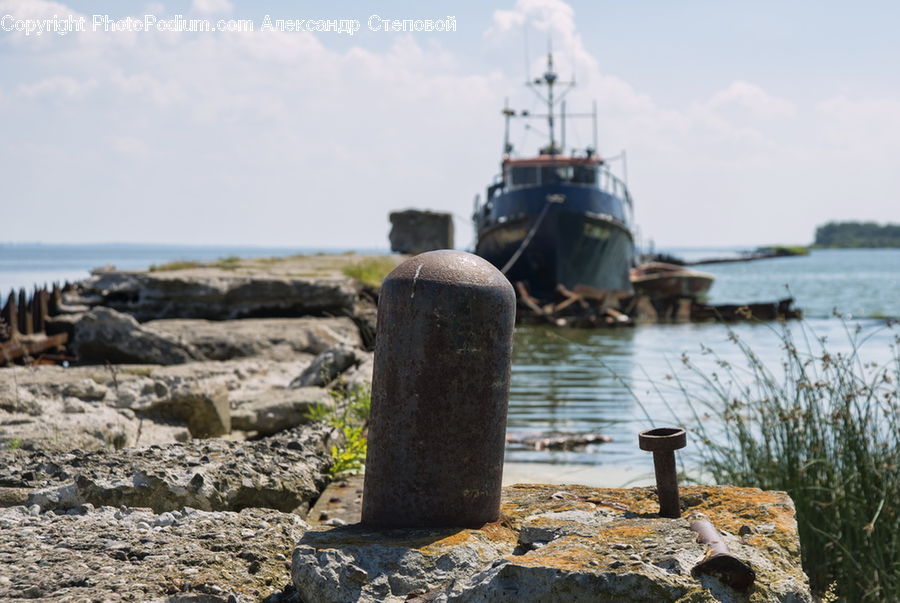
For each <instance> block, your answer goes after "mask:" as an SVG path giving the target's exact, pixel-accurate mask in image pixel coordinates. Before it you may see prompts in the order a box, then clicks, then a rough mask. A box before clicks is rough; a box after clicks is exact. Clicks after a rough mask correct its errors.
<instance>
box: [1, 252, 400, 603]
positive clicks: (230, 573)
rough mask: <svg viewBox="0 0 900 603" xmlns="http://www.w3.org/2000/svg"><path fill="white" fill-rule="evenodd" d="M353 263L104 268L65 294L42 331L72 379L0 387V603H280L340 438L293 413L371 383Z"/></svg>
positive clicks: (48, 376)
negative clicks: (61, 346) (68, 360)
mask: <svg viewBox="0 0 900 603" xmlns="http://www.w3.org/2000/svg"><path fill="white" fill-rule="evenodd" d="M361 261H365V258H364V257H358V256H352V255H346V256H307V257H294V258H285V259H281V260H245V261H230V262H228V263H227V265H226V266H223V265H222V263H221V262H211V263H207V264H194V263H192V264H191V265H189V266H185V267H178V266H171V267H162V269H155V270H148V271H116V270H114V269H108V268H107V269H101V270H97V271H95V272H94V273H93V274H92V276H91V277H90V278H88V279H86V280H84V281H82V282H79V283H76V284H75V286H74V287H71V288H69V289H68V290H67V291H66V292H65V293H63V295H62V303H61V304H60V305H59V310H60V311H59V313H57V314H55V315H54V316H53V317H52V319H51V320H50V321H49V324H48V325H47V330H48V332H53V333H60V332H65V333H68V335H69V345H68V350H69V352H70V353H71V354H73V355H74V356H75V358H76V361H75V362H74V363H73V364H72V365H71V366H67V367H63V366H15V365H11V366H8V367H6V368H0V507H2V508H0V525H2V530H0V534H2V535H0V598H2V599H4V600H10V599H29V598H30V599H34V598H41V599H52V600H72V601H81V600H136V601H146V600H167V601H229V600H242V601H243V600H260V599H263V598H266V597H269V598H270V600H277V599H278V598H279V596H280V595H279V593H280V591H281V589H282V588H285V585H289V584H290V574H289V566H290V562H289V558H290V554H291V550H292V549H293V547H294V546H295V545H296V543H297V541H298V540H299V539H300V537H301V536H302V534H303V533H304V532H305V530H306V527H307V526H306V523H305V521H304V519H305V517H306V514H307V513H308V511H309V509H310V507H311V506H312V504H314V503H315V501H316V500H317V499H318V497H319V495H320V493H321V492H322V490H323V489H324V488H325V486H326V485H327V483H328V482H329V481H330V479H331V477H330V475H329V468H330V466H331V462H332V459H331V454H330V447H331V446H332V445H334V444H335V443H337V442H339V441H340V438H341V434H340V433H338V432H337V431H335V430H334V429H333V428H331V427H329V426H327V425H325V424H324V423H310V422H309V417H308V413H309V410H310V409H311V408H313V407H319V408H329V407H333V406H335V405H336V404H338V403H339V401H340V396H335V395H334V393H335V391H345V390H348V389H353V388H356V387H360V386H362V387H367V386H368V385H369V383H370V381H371V373H372V352H371V333H372V332H373V331H374V315H375V311H374V303H373V300H372V298H371V297H369V296H367V292H366V290H365V288H364V287H363V286H361V285H360V284H359V283H358V282H357V281H356V280H355V279H353V278H351V277H349V276H346V275H344V274H343V273H342V268H343V267H345V266H347V265H352V264H354V263H357V262H361ZM395 261H399V258H397V259H396V260H395ZM167 268H170V269H167ZM291 590H292V589H291V588H290V587H288V589H287V591H288V593H290V592H291ZM297 600H299V599H297Z"/></svg>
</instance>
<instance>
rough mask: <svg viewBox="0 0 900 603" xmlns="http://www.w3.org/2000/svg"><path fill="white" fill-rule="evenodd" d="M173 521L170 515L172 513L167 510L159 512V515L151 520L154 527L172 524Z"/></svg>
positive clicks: (173, 518)
mask: <svg viewBox="0 0 900 603" xmlns="http://www.w3.org/2000/svg"><path fill="white" fill-rule="evenodd" d="M173 523H175V517H174V516H173V515H172V513H170V512H168V511H166V512H165V513H163V514H161V515H160V516H159V517H157V518H156V519H154V520H153V525H154V526H155V527H163V528H165V527H168V526H170V525H172V524H173Z"/></svg>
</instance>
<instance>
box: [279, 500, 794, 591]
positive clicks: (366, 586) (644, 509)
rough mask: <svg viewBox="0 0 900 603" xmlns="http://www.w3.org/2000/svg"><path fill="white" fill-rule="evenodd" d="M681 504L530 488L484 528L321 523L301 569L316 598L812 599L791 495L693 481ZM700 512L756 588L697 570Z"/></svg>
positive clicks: (702, 551)
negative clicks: (670, 514) (669, 509)
mask: <svg viewBox="0 0 900 603" xmlns="http://www.w3.org/2000/svg"><path fill="white" fill-rule="evenodd" d="M681 501H682V504H683V506H684V515H683V516H682V517H681V518H680V519H669V518H665V517H660V516H659V515H658V513H657V511H658V510H659V503H658V499H657V497H656V493H655V489H654V488H631V489H611V488H590V487H587V486H577V485H568V486H561V485H542V484H519V485H516V486H510V487H507V488H504V489H503V502H502V507H501V508H502V512H503V519H502V520H501V521H498V522H491V523H487V524H484V525H483V526H481V527H480V528H475V529H463V528H459V527H456V528H431V529H390V530H379V529H374V528H372V527H370V526H366V525H365V524H355V525H346V526H342V527H337V528H334V529H319V530H315V529H314V530H310V531H308V532H306V534H305V535H304V536H303V538H302V539H301V540H300V542H299V543H298V546H297V547H296V548H295V549H294V553H293V563H292V570H291V573H292V578H293V582H294V586H295V587H296V589H297V591H298V592H299V594H300V596H301V598H302V599H303V600H304V601H389V602H402V601H411V600H412V601H454V602H471V603H475V602H479V603H483V602H485V601H491V602H492V603H494V602H500V603H529V602H538V601H567V602H568V601H575V602H584V603H588V602H593V601H622V602H633V603H638V602H642V601H659V602H662V601H673V602H674V601H697V602H700V601H709V602H710V603H712V602H714V601H782V602H788V601H790V602H793V603H811V602H812V597H811V595H810V591H809V584H808V580H807V577H806V575H805V574H804V573H803V570H802V568H801V565H800V540H799V537H798V535H797V523H796V520H795V515H794V505H793V502H792V501H791V499H790V497H788V495H787V494H785V493H784V492H769V491H763V490H759V489H756V488H734V487H729V486H688V487H685V488H683V489H682V491H681ZM698 517H703V518H706V519H708V520H709V521H710V522H711V523H712V524H713V525H714V526H715V527H716V529H717V530H718V531H719V532H720V533H721V537H722V538H723V540H724V542H725V543H727V546H728V548H729V550H730V551H731V552H732V553H734V555H736V556H738V557H739V558H741V559H742V560H744V561H745V562H746V563H747V564H749V565H750V567H751V568H752V569H753V571H754V572H755V583H754V584H753V585H752V587H751V588H750V590H749V592H748V591H738V590H735V589H734V588H733V587H731V586H729V584H728V583H726V582H727V580H726V581H723V580H722V579H720V577H717V576H716V575H714V574H708V573H698V572H696V571H694V570H695V567H696V566H697V564H698V563H699V562H701V561H702V560H704V559H706V558H707V556H708V550H707V547H706V545H705V544H703V543H700V542H698V541H697V533H696V532H694V531H693V530H691V528H690V524H691V521H692V520H693V518H698Z"/></svg>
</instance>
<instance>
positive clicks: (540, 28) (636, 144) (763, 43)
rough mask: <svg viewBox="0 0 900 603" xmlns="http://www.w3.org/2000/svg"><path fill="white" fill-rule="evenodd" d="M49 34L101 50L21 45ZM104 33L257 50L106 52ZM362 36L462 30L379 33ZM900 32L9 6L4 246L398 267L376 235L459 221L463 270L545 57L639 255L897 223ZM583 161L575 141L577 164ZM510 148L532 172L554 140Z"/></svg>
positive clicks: (595, 4) (624, 14)
mask: <svg viewBox="0 0 900 603" xmlns="http://www.w3.org/2000/svg"><path fill="white" fill-rule="evenodd" d="M54 15H57V16H58V17H59V18H61V19H62V18H65V17H68V16H69V15H72V16H73V17H79V16H84V17H85V18H86V29H87V31H84V32H72V33H69V34H66V35H58V34H57V33H54V32H44V33H43V34H41V35H36V34H31V35H25V32H23V31H17V30H16V27H15V23H17V22H20V21H21V22H24V20H26V19H46V18H52V17H53V16H54ZM94 15H98V16H101V17H102V16H108V17H109V18H110V19H112V20H116V19H120V18H124V17H126V16H133V17H137V18H139V19H143V18H144V15H152V16H154V17H155V18H157V19H159V20H163V19H169V18H172V17H173V16H174V15H183V16H184V18H186V19H190V18H202V19H209V20H210V21H211V22H212V23H213V24H216V23H217V22H218V21H219V20H220V19H222V20H237V19H245V20H250V21H252V23H253V25H254V31H243V32H235V31H228V32H224V31H223V32H211V33H203V32H188V31H181V32H178V31H174V32H173V31H163V32H159V31H149V32H148V31H142V32H138V31H117V32H113V31H103V28H102V27H100V28H99V30H97V31H94V30H93V19H94ZM373 15H377V16H378V17H379V18H381V19H422V20H427V19H431V20H445V19H447V18H448V17H453V22H454V23H455V30H454V31H431V32H426V31H418V32H417V31H409V32H404V31H399V32H394V31H387V32H385V31H371V30H370V28H369V23H370V18H371V17H372V16H373ZM7 16H8V17H7ZM267 16H268V17H269V18H270V19H271V22H272V23H275V21H276V20H278V19H292V20H298V19H303V20H304V21H305V22H306V21H309V20H317V19H328V20H331V19H336V20H341V19H349V20H358V21H359V23H360V30H359V31H357V32H355V33H354V34H353V35H349V34H348V33H346V32H335V31H321V32H307V31H302V32H296V31H272V30H268V29H266V30H264V29H263V28H262V26H263V25H264V23H265V19H266V17H267ZM3 19H5V20H3ZM375 23H376V24H377V23H378V21H376V22H375ZM4 24H5V25H4ZM898 27H900V4H898V3H894V2H889V1H881V2H875V1H863V2H858V3H852V4H851V3H846V2H834V1H829V0H825V1H806V0H794V1H791V2H784V1H770V0H760V1H757V2H752V3H751V2H732V1H728V0H715V1H713V0H709V1H699V0H696V1H695V0H686V1H683V2H671V1H663V0H658V1H657V0H643V1H634V0H629V1H626V0H601V1H597V0H593V1H583V2H582V1H575V0H573V1H571V2H564V1H562V0H517V1H513V0H510V1H508V2H503V3H499V4H495V5H492V6H491V5H488V4H487V3H485V2H476V1H466V2H463V1H455V2H448V1H443V0H437V1H433V2H429V3H415V4H413V3H401V2H394V1H388V0H382V1H368V2H352V1H348V2H342V3H322V2H317V3H312V2H300V1H296V0H295V1H287V0H285V1H277V0H272V1H268V2H265V3H260V2H251V1H242V0H194V1H193V2H189V1H179V2H175V1H170V2H149V3H148V2H125V1H121V0H117V1H106V2H104V1H95V2H81V1H75V0H72V1H70V2H68V3H58V2H47V1H44V0H0V115H2V116H3V124H4V125H3V136H2V137H0V183H2V188H0V228H2V231H0V241H11V242H16V241H20V242H26V241H27V242H45V243H97V242H134V243H166V244H196V245H205V244H210V245H211V244H220V245H223V244H224V245H266V246H291V247H317V248H318V247H335V248H347V247H351V248H385V247H387V245H388V243H387V234H388V231H389V229H390V224H389V221H388V213H389V212H390V211H392V210H397V209H404V208H409V207H414V208H420V209H433V210H439V211H447V212H452V213H453V214H454V215H455V216H456V220H455V224H456V244H457V246H458V247H462V248H465V247H468V246H470V245H471V244H472V237H473V234H472V231H471V227H470V224H469V216H470V214H471V211H472V203H473V198H474V197H475V195H476V194H479V193H480V194H482V195H483V194H484V188H485V186H486V185H487V184H488V183H489V181H490V180H491V178H493V176H494V175H495V174H496V173H497V171H498V167H499V161H500V153H501V147H502V135H503V120H502V117H501V114H500V109H501V108H502V106H503V103H504V102H505V99H507V98H508V99H509V103H510V106H511V107H513V108H516V109H531V110H534V109H537V108H538V106H537V104H536V103H537V101H536V97H535V96H534V95H533V93H532V92H531V91H529V90H528V89H526V88H525V86H524V85H523V83H524V82H525V81H526V79H527V78H533V77H535V76H536V75H538V74H540V73H541V72H542V71H543V62H544V61H545V56H544V55H545V53H546V50H547V48H548V45H552V48H553V52H554V56H555V58H556V63H557V70H558V71H559V72H560V75H561V76H562V77H563V78H566V79H567V78H569V77H571V75H572V74H573V73H574V75H575V78H576V80H577V82H578V86H577V87H576V88H575V89H574V90H573V91H572V92H570V93H569V95H568V96H567V103H568V109H569V110H570V111H588V110H589V109H590V106H591V102H592V101H594V100H596V102H597V106H598V113H599V118H598V122H599V123H598V130H599V145H598V146H599V151H600V154H601V155H602V156H606V157H615V156H619V155H620V154H621V152H622V151H623V150H625V151H626V153H627V179H628V185H629V187H630V189H631V193H632V197H633V198H634V203H635V219H636V223H637V226H638V227H639V235H640V240H641V241H642V242H643V243H644V244H646V243H647V242H648V241H649V240H651V239H652V240H653V241H654V242H655V244H656V245H657V247H679V246H693V247H697V246H708V247H715V246H753V245H764V244H799V243H809V242H811V241H812V239H813V235H814V230H815V227H816V226H817V225H819V224H822V223H824V222H826V221H829V220H875V221H880V222H889V221H893V222H900V170H898V168H897V167H896V166H895V162H896V161H897V159H898V157H900V68H898V65H900V36H897V35H896V31H898ZM5 29H12V31H5ZM591 136H592V134H591V127H590V123H589V122H587V123H583V124H581V125H580V126H579V125H577V124H572V123H571V121H570V126H569V128H568V140H567V142H568V144H569V145H573V146H574V145H580V146H585V145H587V144H589V143H590V141H591ZM511 138H512V142H513V143H514V145H516V149H517V152H519V153H520V154H523V155H527V154H530V153H532V152H534V150H535V148H536V145H537V143H538V142H539V139H540V137H539V135H538V134H537V133H536V131H535V130H532V131H529V132H526V131H524V130H522V129H521V128H516V127H515V126H514V127H513V134H512V137H511ZM610 165H611V167H612V168H613V170H615V171H618V172H619V173H620V174H621V173H622V168H623V167H624V166H623V164H622V162H621V160H612V161H610Z"/></svg>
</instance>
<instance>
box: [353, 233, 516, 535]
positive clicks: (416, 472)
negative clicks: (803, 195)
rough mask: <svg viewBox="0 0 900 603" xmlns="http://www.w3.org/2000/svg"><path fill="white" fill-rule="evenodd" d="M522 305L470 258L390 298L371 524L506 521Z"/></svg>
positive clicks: (377, 383) (385, 312)
mask: <svg viewBox="0 0 900 603" xmlns="http://www.w3.org/2000/svg"><path fill="white" fill-rule="evenodd" d="M515 308H516V297H515V293H514V291H513V288H512V285H510V284H509V281H508V280H506V277H504V276H503V274H502V273H501V272H500V271H499V270H497V269H496V268H495V267H494V266H492V265H491V264H489V263H488V262H486V261H485V260H483V259H481V258H479V257H477V256H474V255H472V254H469V253H464V252H461V251H450V250H443V251H430V252H428V253H423V254H421V255H417V256H415V257H413V258H411V259H409V260H407V261H406V262H404V263H403V264H401V265H400V266H398V267H397V268H396V269H395V270H394V271H393V272H391V273H390V274H389V275H388V276H387V278H386V279H385V280H384V283H383V284H382V287H381V294H380V296H379V301H378V327H377V333H376V339H375V369H374V376H373V381H372V415H371V419H370V423H369V449H368V455H367V457H366V474H365V482H364V486H363V501H362V523H363V524H365V525H370V526H375V527H384V528H390V527H456V526H458V527H477V526H480V525H483V524H484V523H486V522H490V521H495V520H496V519H498V517H499V514H500V488H501V482H502V477H503V453H504V447H505V435H506V411H507V404H508V397H509V372H510V361H511V356H512V333H513V324H514V322H515Z"/></svg>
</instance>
